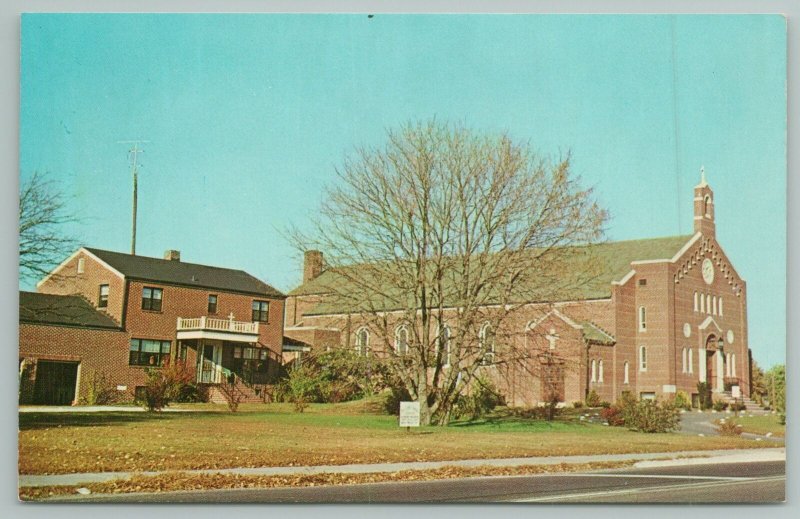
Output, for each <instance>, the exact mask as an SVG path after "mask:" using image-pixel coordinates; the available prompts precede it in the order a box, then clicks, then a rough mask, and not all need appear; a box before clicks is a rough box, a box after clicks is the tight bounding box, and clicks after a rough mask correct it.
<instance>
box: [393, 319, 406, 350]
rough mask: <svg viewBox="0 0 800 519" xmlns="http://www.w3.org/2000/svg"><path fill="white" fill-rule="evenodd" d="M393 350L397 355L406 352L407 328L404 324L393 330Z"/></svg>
mask: <svg viewBox="0 0 800 519" xmlns="http://www.w3.org/2000/svg"><path fill="white" fill-rule="evenodd" d="M394 351H395V353H397V354H398V355H405V354H407V353H408V328H406V327H405V325H402V326H398V327H397V329H396V330H395V331H394Z"/></svg>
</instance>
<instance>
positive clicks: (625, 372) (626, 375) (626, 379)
mask: <svg viewBox="0 0 800 519" xmlns="http://www.w3.org/2000/svg"><path fill="white" fill-rule="evenodd" d="M622 376H623V379H622V383H623V384H630V369H629V365H628V361H625V364H623V365H622Z"/></svg>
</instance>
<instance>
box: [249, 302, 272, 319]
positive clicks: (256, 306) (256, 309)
mask: <svg viewBox="0 0 800 519" xmlns="http://www.w3.org/2000/svg"><path fill="white" fill-rule="evenodd" d="M256 321H258V322H262V323H266V322H267V321H269V302H268V301H253V322H256Z"/></svg>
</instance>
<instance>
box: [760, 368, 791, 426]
mask: <svg viewBox="0 0 800 519" xmlns="http://www.w3.org/2000/svg"><path fill="white" fill-rule="evenodd" d="M765 382H766V386H767V398H768V399H769V406H770V408H772V409H773V410H775V411H778V412H779V413H781V414H783V413H785V412H786V366H785V365H783V364H780V365H777V366H773V367H771V368H770V369H769V371H767V376H766V381H765Z"/></svg>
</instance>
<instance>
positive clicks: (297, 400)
mask: <svg viewBox="0 0 800 519" xmlns="http://www.w3.org/2000/svg"><path fill="white" fill-rule="evenodd" d="M286 386H287V389H288V397H289V401H290V402H292V403H293V404H294V409H295V411H297V412H298V413H302V412H303V411H305V410H306V408H307V407H308V406H309V404H310V403H311V402H313V401H315V400H316V398H317V395H318V391H319V386H320V381H319V375H318V373H316V372H315V371H314V369H313V368H312V367H310V366H307V365H305V364H301V365H299V366H295V367H294V368H292V370H291V371H290V372H289V378H287V379H286Z"/></svg>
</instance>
